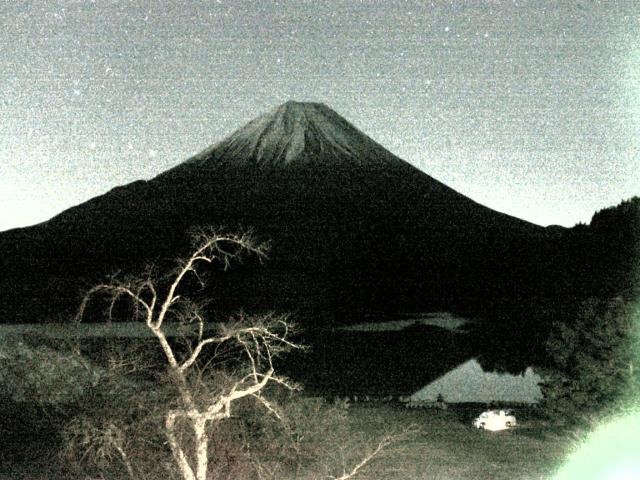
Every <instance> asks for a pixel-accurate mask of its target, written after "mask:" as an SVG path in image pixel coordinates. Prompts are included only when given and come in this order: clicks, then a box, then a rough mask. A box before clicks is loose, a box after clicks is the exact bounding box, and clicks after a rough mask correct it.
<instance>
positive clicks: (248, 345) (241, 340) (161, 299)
mask: <svg viewBox="0 0 640 480" xmlns="http://www.w3.org/2000/svg"><path fill="white" fill-rule="evenodd" d="M192 252H193V253H191V255H190V256H189V257H188V258H186V259H183V260H181V261H179V262H178V266H177V268H176V269H175V270H173V271H172V272H171V273H170V274H169V275H168V276H165V277H160V278H154V276H153V275H152V274H151V273H149V274H147V275H145V276H143V277H133V278H129V279H127V280H124V281H117V280H113V281H111V282H110V283H104V284H100V285H96V286H95V287H93V288H91V289H90V290H89V291H88V292H87V294H86V295H85V297H84V298H83V301H82V304H81V306H80V309H79V312H78V315H77V320H78V321H81V320H82V319H83V316H84V315H85V312H86V308H87V305H88V303H89V301H90V300H91V299H92V298H93V297H95V296H97V295H106V297H107V298H108V300H109V303H108V304H109V309H108V311H109V316H111V313H112V312H113V311H114V308H115V307H116V304H117V303H118V302H119V301H120V300H128V301H129V302H130V303H131V304H132V305H133V307H134V309H133V312H134V313H133V315H134V317H135V319H136V320H140V321H143V322H144V323H145V324H146V326H147V328H148V329H149V331H150V332H151V334H152V335H153V336H154V337H155V338H156V339H157V341H158V343H159V345H160V347H161V350H162V352H163V356H164V359H165V361H166V365H167V367H168V372H169V376H170V378H171V380H172V382H173V384H174V385H175V387H176V391H177V396H178V399H177V401H176V402H175V407H171V408H169V409H168V411H166V413H165V414H164V433H165V435H166V438H167V440H168V444H169V446H170V448H171V452H172V454H173V458H174V460H175V463H176V465H177V467H178V469H179V472H180V474H181V476H182V478H183V479H184V480H205V479H206V478H207V471H208V466H209V460H210V459H209V441H210V433H209V431H210V429H208V427H209V426H210V425H211V423H212V422H217V421H220V420H222V419H225V418H229V417H230V416H231V412H232V405H233V404H234V402H236V401H238V400H240V399H242V398H246V397H252V398H254V399H256V400H257V401H258V402H259V403H260V404H262V405H263V406H264V407H266V409H267V410H268V411H269V412H271V413H272V414H274V415H276V416H279V413H278V411H277V409H276V408H275V406H274V405H273V404H272V403H271V402H270V401H269V400H268V399H266V398H265V397H264V396H263V390H264V388H265V387H266V386H267V385H268V384H269V383H278V384H280V385H283V386H284V387H285V388H289V389H294V388H297V387H296V385H294V384H292V383H291V382H289V381H288V380H287V379H285V378H283V377H280V376H278V375H276V374H275V371H274V366H273V359H274V357H275V356H276V355H278V354H280V353H282V352H283V351H286V350H289V349H294V348H300V346H299V345H297V344H296V343H294V342H293V341H292V340H291V334H292V324H291V323H290V322H289V321H288V319H287V317H286V316H279V315H266V316H261V317H255V318H254V317H246V316H244V315H240V318H239V319H237V320H235V321H232V322H227V323H225V324H219V325H217V327H216V328H215V329H213V330H212V329H211V328H210V327H211V326H210V325H209V324H207V322H206V318H205V313H204V309H203V308H202V305H201V304H198V303H196V302H194V301H192V300H190V299H189V298H188V297H187V296H186V295H187V292H185V291H183V290H186V289H185V288H184V287H185V283H186V282H188V280H187V279H188V277H193V278H194V279H196V280H197V281H198V282H200V283H202V284H204V282H203V280H202V279H201V277H200V275H201V274H202V273H203V272H202V267H203V266H204V265H207V264H212V263H214V262H221V264H222V266H223V267H224V268H225V269H226V268H227V267H228V266H229V265H230V263H231V262H232V261H233V260H236V259H238V258H239V257H240V256H241V255H242V254H245V253H249V254H253V255H256V256H258V257H259V258H264V257H265V254H266V246H265V245H264V244H260V243H258V242H257V241H256V240H255V238H254V237H253V236H252V235H251V234H242V235H234V234H231V235H228V234H221V233H219V232H216V231H215V230H212V229H203V230H200V231H198V232H197V233H196V234H195V235H194V236H193V250H192ZM176 321H177V322H179V324H180V325H182V326H188V327H190V332H191V335H188V336H186V337H185V338H186V340H187V341H186V345H183V346H178V345H177V344H176V342H174V341H172V340H171V338H170V331H169V327H170V325H171V324H174V323H175V322H176ZM231 346H234V347H235V348H237V351H238V352H239V355H240V356H241V359H242V361H241V362H239V364H241V365H243V366H244V367H245V368H244V369H240V371H241V373H238V374H236V375H235V376H233V377H232V378H231V379H230V381H228V382H227V383H226V384H225V385H223V386H217V387H216V388H206V387H207V386H206V385H205V386H204V387H203V385H204V384H203V382H202V378H203V371H205V370H206V369H207V366H210V363H209V362H210V361H211V360H210V359H211V358H215V355H216V353H217V352H218V351H222V350H224V349H225V348H227V347H229V348H230V347H231ZM205 351H208V353H207V354H204V352H205ZM207 355H208V358H209V361H208V362H207V363H205V362H203V359H204V357H205V356H207ZM209 387H210V385H209ZM179 426H180V427H181V428H185V427H186V428H188V429H189V430H190V431H191V432H192V434H193V435H192V436H193V439H194V440H193V442H194V443H193V447H192V448H190V447H191V445H192V444H191V443H190V442H189V441H187V440H185V437H184V436H183V435H180V434H179V431H178V430H179V429H178V427H179Z"/></svg>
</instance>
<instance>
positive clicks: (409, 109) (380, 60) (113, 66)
mask: <svg viewBox="0 0 640 480" xmlns="http://www.w3.org/2000/svg"><path fill="white" fill-rule="evenodd" d="M290 99H294V100H299V101H320V102H323V103H326V104H327V105H329V106H330V107H331V108H333V109H334V110H336V111H337V112H338V113H340V114H341V115H343V116H344V117H346V118H347V119H348V120H349V121H351V122H352V123H354V124H355V125H356V126H357V127H358V128H360V129H361V130H363V131H364V132H365V133H367V134H368V135H369V136H371V137H372V138H373V139H374V140H376V141H378V142H379V143H381V144H383V145H384V146H385V147H387V148H388V149H389V150H391V151H392V152H394V153H395V154H397V155H398V156H400V157H401V158H403V159H405V160H407V161H409V162H411V163H413V164H414V165H416V166H418V167H419V168H421V169H422V170H423V171H425V172H426V173H428V174H429V175H431V176H433V177H435V178H437V179H439V180H441V181H443V182H444V183H446V184H448V185H449V186H451V187H453V188H455V189H456V190H458V191H459V192H461V193H463V194H465V195H467V196H469V197H471V198H473V199H474V200H476V201H478V202H480V203H482V204H485V205H487V206H489V207H492V208H494V209H497V210H500V211H504V212H506V213H509V214H511V215H515V216H518V217H520V218H524V219H526V220H529V221H532V222H534V223H538V224H542V225H547V224H562V225H566V226H571V225H573V224H574V223H576V222H578V221H583V222H588V221H589V219H590V217H591V215H592V214H593V213H594V211H595V210H597V209H600V208H603V207H606V206H610V205H613V204H617V203H618V202H620V200H622V199H624V198H628V197H630V196H632V195H634V194H640V173H639V172H640V5H639V4H638V3H637V2H636V1H635V0H629V1H615V0H612V1H606V2H592V1H587V0H581V1H579V2H577V1H561V2H545V1H541V0H532V1H529V2H526V1H522V2H520V1H512V0H509V1H492V2H488V1H487V2H481V1H473V2H472V1H465V2H462V1H459V2H444V1H434V2H408V1H402V2H400V1H385V2H369V1H367V2H361V1H326V2H318V1H309V2H302V1H291V2H285V1H282V2H252V3H250V2H242V1H218V2H215V1H214V2H202V1H184V2H178V1H175V0H174V1H162V2H158V1H150V0H136V1H131V2H129V1H112V0H105V1H75V0H73V1H72V0H66V1H65V0H61V1H51V0H39V1H18V0H15V1H14V0H0V118H1V121H0V230H4V229H8V228H12V227H17V226H24V225H28V224H32V223H35V222H40V221H43V220H46V219H48V218H50V217H51V216H53V215H55V214H56V213H58V212H60V211H62V210H63V209H65V208H68V207H70V206H72V205H75V204H78V203H81V202H83V201H85V200H87V199H89V198H90V197H92V196H95V195H99V194H102V193H104V192H106V191H107V190H109V189H111V188H112V187H114V186H117V185H121V184H124V183H128V182H130V181H133V180H136V179H140V178H145V179H148V178H151V177H153V176H155V175H157V174H158V173H160V172H162V171H164V170H166V169H168V168H170V167H172V166H174V165H176V164H178V163H180V162H182V161H184V160H186V159H187V158H188V157H189V156H191V155H193V154H195V153H197V152H198V151H200V150H202V149H204V148H205V147H207V146H208V145H210V144H212V143H215V142H217V141H218V140H220V139H222V138H223V137H224V136H225V135H227V134H229V133H231V132H232V131H233V130H235V129H236V128H237V127H240V126H242V125H243V124H244V123H246V122H247V121H249V120H251V119H252V118H254V117H255V116H257V115H259V114H261V113H263V112H265V111H266V110H269V109H271V108H273V107H275V106H277V105H279V104H280V103H283V102H285V101H287V100H290Z"/></svg>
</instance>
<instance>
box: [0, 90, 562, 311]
mask: <svg viewBox="0 0 640 480" xmlns="http://www.w3.org/2000/svg"><path fill="white" fill-rule="evenodd" d="M198 225H218V226H224V227H226V228H227V229H228V230H237V229H246V228H252V229H254V230H255V232H256V234H257V235H258V237H259V238H260V239H265V240H269V241H270V243H271V245H272V248H271V251H270V259H269V261H268V262H267V263H266V264H265V265H263V266H257V265H254V264H253V263H251V262H248V263H245V264H243V265H241V266H239V267H237V268H233V269H231V271H230V273H229V274H225V275H224V276H222V277H220V276H216V281H215V282H214V288H215V290H213V291H212V295H214V294H215V298H216V301H215V302H214V304H215V305H217V306H219V307H220V308H223V309H226V308H236V307H239V306H245V307H255V308H283V309H288V310H294V311H301V310H302V311H312V312H316V313H317V312H321V313H323V314H324V313H327V314H329V315H331V316H335V315H339V316H341V317H342V318H347V317H349V314H350V313H351V312H355V311H357V312H364V313H366V312H374V311H375V312H379V311H417V310H416V309H432V308H438V309H443V308H444V309H448V310H456V309H458V310H464V311H475V310H478V309H481V308H483V307H484V306H487V305H488V304H492V303H496V302H501V301H502V300H503V299H504V298H517V297H521V296H527V295H531V294H533V293H534V292H538V293H539V292H540V291H543V290H544V289H545V287H544V282H545V267H544V265H545V264H549V262H552V261H553V259H552V258H550V257H549V255H548V254H543V253H541V252H542V251H543V250H544V249H542V247H541V245H542V244H543V243H544V242H546V241H547V240H548V238H550V237H553V236H556V235H557V232H556V231H552V230H550V229H545V228H543V227H540V226H537V225H534V224H531V223H528V222H525V221H523V220H520V219H517V218H514V217H511V216H509V215H506V214H503V213H500V212H497V211H494V210H492V209H489V208H487V207H484V206H482V205H480V204H478V203H476V202H474V201H473V200H471V199H469V198H467V197H465V196H464V195H462V194H460V193H458V192H456V191H454V190H453V189H451V188H449V187H447V186H446V185H444V184H443V183H441V182H439V181H437V180H436V179H434V178H432V177H430V176H429V175H427V174H425V173H424V172H422V171H420V170H418V169H417V168H415V167H414V166H412V165H410V164H409V163H407V162H405V161H404V160H402V159H400V158H398V157H397V156H395V155H394V154H392V153H391V152H389V151H388V150H386V149H385V148H384V147H382V146H381V145H379V144H378V143H376V142H375V141H374V140H372V139H371V138H369V137H368V136H367V135H365V134H364V133H362V132H360V131H359V130H358V129H357V128H356V127H354V126H353V125H351V124H350V123H349V122H348V121H347V120H345V119H344V118H343V117H341V116H340V115H339V114H338V113H336V112H335V111H333V110H332V109H330V108H329V107H327V106H325V105H323V104H318V103H299V102H287V103H286V104H284V105H281V106H279V107H277V108H275V109H274V110H272V111H270V112H268V113H266V114H264V115H262V116H259V117H258V118H256V119H255V120H253V121H251V122H249V123H248V124H247V125H245V126H244V127H242V128H240V129H239V130H237V131H236V132H235V133H233V134H232V135H230V136H229V137H227V138H226V139H224V140H222V141H220V142H219V143H217V144H215V145H213V146H212V147H210V148H208V149H206V150H204V151H203V152H201V153H200V154H197V155H195V156H194V157H192V158H190V159H188V160H187V161H185V162H184V163H182V164H180V165H178V166H176V167H174V168H172V169H170V170H168V171H166V172H164V173H162V174H160V175H158V176H157V177H155V178H153V179H151V180H149V181H142V180H141V181H137V182H133V183H131V184H128V185H124V186H120V187H116V188H114V189H113V190H111V191H109V192H108V193H105V194H104V195H101V196H99V197H96V198H93V199H91V200H89V201H87V202H85V203H83V204H80V205H78V206H76V207H73V208H70V209H68V210H66V211H64V212H62V213H61V214H59V215H57V216H56V217H54V218H52V219H50V220H49V221H47V222H44V223H42V224H39V225H36V226H33V227H28V228H23V229H15V230H10V231H7V232H4V233H0V249H1V250H2V252H3V258H2V271H3V272H4V273H5V274H4V275H3V278H2V280H0V314H1V318H2V319H3V321H34V319H43V318H46V317H50V316H51V312H69V311H72V310H73V309H74V308H75V306H76V305H77V302H78V299H79V296H80V294H81V291H82V289H83V288H86V287H88V286H90V285H91V284H93V283H94V282H96V281H97V280H98V279H100V278H102V277H104V276H105V275H107V274H109V273H111V272H114V271H132V272H136V271H140V269H142V268H144V266H145V265H147V264H150V263H157V262H161V261H163V259H169V258H175V257H176V256H178V255H180V254H183V253H185V248H186V247H187V245H188V243H187V241H188V238H187V235H186V232H187V231H188V230H189V228H190V227H193V226H198ZM323 318H325V317H323Z"/></svg>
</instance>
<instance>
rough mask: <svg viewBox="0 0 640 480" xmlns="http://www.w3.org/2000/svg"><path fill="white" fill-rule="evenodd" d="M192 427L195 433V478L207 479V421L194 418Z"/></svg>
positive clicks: (198, 479)
mask: <svg viewBox="0 0 640 480" xmlns="http://www.w3.org/2000/svg"><path fill="white" fill-rule="evenodd" d="M193 428H194V430H195V434H196V462H197V473H196V476H197V480H207V467H208V465H209V455H208V452H207V450H208V447H209V435H208V434H207V430H206V429H207V421H206V420H205V419H204V418H201V417H198V418H195V419H194V420H193Z"/></svg>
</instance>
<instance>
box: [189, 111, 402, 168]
mask: <svg viewBox="0 0 640 480" xmlns="http://www.w3.org/2000/svg"><path fill="white" fill-rule="evenodd" d="M211 159H215V160H216V161H224V162H233V163H249V164H256V165H260V166H286V165H290V164H294V163H295V164H298V163H302V164H310V163H313V164H315V165H318V164H321V165H325V166H327V165H328V166H331V165H335V164H336V162H339V163H341V164H344V163H346V162H348V163H351V164H355V165H362V164H365V163H366V164H368V165H371V164H372V163H373V164H389V163H396V162H401V163H404V162H402V160H400V159H398V158H397V157H395V156H394V155H393V154H392V153H390V152H389V151H388V150H386V149H385V148H384V147H382V146H381V145H379V144H378V143H376V142H375V141H373V140H372V139H371V138H369V137H368V136H367V135H365V134H364V133H362V132H361V131H359V130H358V129H357V128H355V127H354V126H353V125H351V124H350V123H349V122H348V121H347V120H345V119H344V118H343V117H342V116H340V115H339V114H338V113H336V112H335V111H334V110H332V109H331V108H329V107H327V106H326V105H324V104H322V103H307V102H294V101H289V102H286V103H284V104H282V105H280V106H279V107H277V108H275V109H273V110H271V111H269V112H267V113H265V114H263V115H261V116H259V117H257V118H256V119H254V120H252V121H251V122H249V123H248V124H246V125H245V126H244V127H242V128H240V129H238V130H236V131H235V132H234V133H233V134H231V135H230V136H229V137H227V138H226V139H224V140H222V141H221V142H219V143H217V144H215V145H214V146H212V147H211V148H209V149H207V150H205V151H204V152H202V153H200V154H198V155H197V156H196V157H194V158H192V159H191V160H192V161H193V162H207V161H209V160H211ZM318 166H320V165H318Z"/></svg>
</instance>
